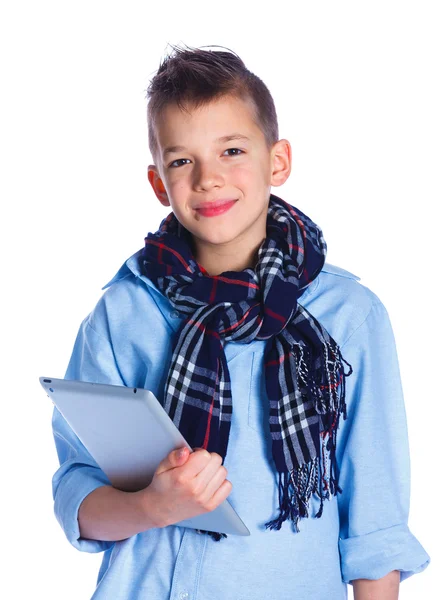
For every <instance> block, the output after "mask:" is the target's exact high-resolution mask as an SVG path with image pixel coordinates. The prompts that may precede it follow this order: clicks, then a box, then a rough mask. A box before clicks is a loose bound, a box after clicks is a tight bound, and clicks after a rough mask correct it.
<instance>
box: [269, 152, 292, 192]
mask: <svg viewBox="0 0 442 600" xmlns="http://www.w3.org/2000/svg"><path fill="white" fill-rule="evenodd" d="M271 157H272V166H271V169H272V170H271V179H270V185H273V186H275V187H277V186H279V185H282V184H283V183H285V182H286V181H287V179H288V177H289V175H290V172H291V170H292V147H291V146H290V142H289V141H288V140H279V141H278V142H276V144H274V145H273V148H272V151H271Z"/></svg>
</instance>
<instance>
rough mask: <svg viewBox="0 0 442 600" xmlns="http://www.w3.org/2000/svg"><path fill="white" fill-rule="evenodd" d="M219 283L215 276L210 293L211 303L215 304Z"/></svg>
mask: <svg viewBox="0 0 442 600" xmlns="http://www.w3.org/2000/svg"><path fill="white" fill-rule="evenodd" d="M217 285H218V280H217V279H216V277H214V278H213V285H212V291H211V293H210V298H209V304H213V303H214V302H215V297H216V286H217Z"/></svg>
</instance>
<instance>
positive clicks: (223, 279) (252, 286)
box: [213, 275, 259, 290]
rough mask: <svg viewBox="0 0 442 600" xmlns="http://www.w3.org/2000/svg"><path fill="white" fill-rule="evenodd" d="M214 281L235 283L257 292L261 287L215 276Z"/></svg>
mask: <svg viewBox="0 0 442 600" xmlns="http://www.w3.org/2000/svg"><path fill="white" fill-rule="evenodd" d="M213 279H218V281H224V282H225V283H234V284H236V285H243V286H245V287H251V288H254V289H255V290H259V285H256V283H247V281H239V280H238V279H228V278H227V277H218V275H214V276H213Z"/></svg>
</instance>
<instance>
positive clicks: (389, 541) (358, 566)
mask: <svg viewBox="0 0 442 600" xmlns="http://www.w3.org/2000/svg"><path fill="white" fill-rule="evenodd" d="M339 552H340V554H341V572H342V580H343V581H344V582H345V583H350V582H351V581H352V580H354V579H381V577H384V576H385V575H387V574H388V573H390V572H391V571H395V570H397V571H400V576H401V581H403V580H404V579H407V577H410V576H411V575H414V574H415V573H420V572H421V571H423V570H424V569H425V568H426V567H427V566H428V564H429V562H430V557H429V556H428V554H427V553H426V552H425V550H424V548H423V547H422V546H421V544H420V543H419V542H418V541H417V539H416V538H415V537H414V535H413V534H412V533H411V532H410V530H409V528H408V526H407V525H394V526H393V527H389V528H388V529H380V530H378V531H374V532H372V533H367V534H366V535H359V536H355V537H350V538H347V539H340V540H339Z"/></svg>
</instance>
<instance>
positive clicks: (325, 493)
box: [53, 48, 429, 600]
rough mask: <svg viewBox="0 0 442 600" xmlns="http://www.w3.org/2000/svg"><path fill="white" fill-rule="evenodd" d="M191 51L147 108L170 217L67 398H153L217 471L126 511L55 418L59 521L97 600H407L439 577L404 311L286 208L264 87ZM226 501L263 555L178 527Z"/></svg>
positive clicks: (193, 460)
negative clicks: (430, 551) (421, 495)
mask: <svg viewBox="0 0 442 600" xmlns="http://www.w3.org/2000/svg"><path fill="white" fill-rule="evenodd" d="M174 50H175V54H172V55H170V56H169V57H168V58H167V59H165V60H164V61H163V63H162V65H161V66H160V68H159V70H158V72H157V74H156V75H155V77H154V78H153V80H152V82H151V85H150V87H149V90H148V92H149V98H150V100H149V109H148V122H149V145H150V150H151V153H152V157H153V161H154V164H153V165H150V166H149V168H148V178H149V182H150V184H151V186H152V188H153V190H154V193H155V195H156V196H157V198H158V200H159V201H160V202H161V204H162V205H163V206H170V207H171V209H172V213H171V214H170V215H169V216H168V217H167V218H166V219H165V220H164V221H163V223H162V224H161V227H160V229H159V230H158V231H157V232H156V233H153V234H152V233H151V234H149V235H148V236H147V238H146V239H145V242H146V243H145V247H144V248H143V249H142V250H140V251H139V252H137V253H136V254H135V255H134V256H133V257H131V258H129V259H128V261H126V263H125V264H124V265H123V267H122V268H121V269H120V270H119V272H118V273H117V275H116V276H115V277H114V278H113V280H112V281H111V282H110V283H109V284H108V285H107V286H106V288H108V289H107V291H106V293H105V294H104V295H103V296H102V298H101V300H100V301H99V302H98V304H97V306H96V308H95V309H94V310H93V311H92V313H91V314H90V315H89V316H88V317H87V318H86V319H85V321H84V322H83V324H82V326H81V328H80V331H79V334H78V337H77V340H76V343H75V347H74V350H73V354H72V358H71V361H70V364H69V367H68V370H67V373H66V378H68V379H81V380H85V381H93V382H98V383H112V384H117V385H127V386H133V387H144V388H148V389H150V390H152V391H153V392H154V393H155V394H156V396H157V397H158V399H159V400H160V401H161V402H162V404H163V406H164V408H165V410H166V411H167V412H168V413H169V415H170V417H171V418H172V419H173V421H174V422H175V424H176V425H177V426H178V427H179V429H180V431H181V432H182V433H183V435H184V437H185V438H186V439H187V441H188V442H189V443H190V445H191V446H192V447H194V448H197V451H196V452H194V453H192V454H191V455H189V452H188V451H187V450H184V451H183V452H181V453H180V452H179V451H174V452H172V453H171V454H170V455H169V456H167V457H166V458H165V459H164V460H163V461H162V463H161V464H160V465H159V467H158V469H157V471H156V473H155V476H154V478H153V481H152V483H151V484H150V485H149V486H148V487H147V488H146V489H144V490H141V491H139V492H135V493H126V492H122V491H119V490H116V489H114V488H113V487H112V486H110V484H109V481H108V480H107V478H106V477H105V475H104V474H103V473H102V471H101V470H100V469H99V468H98V467H97V465H96V463H95V462H94V461H93V459H92V458H91V457H90V455H89V454H88V452H87V451H86V450H85V448H84V447H83V446H82V445H81V443H80V442H79V440H78V439H77V438H76V436H75V435H74V434H73V432H72V431H71V430H70V428H69V427H68V426H67V424H66V423H65V421H64V420H63V419H62V417H61V416H60V414H59V413H58V412H57V411H55V412H54V421H53V422H54V433H55V440H56V444H57V450H58V453H59V458H60V463H61V466H60V468H59V470H58V471H57V473H56V474H55V476H54V481H53V484H54V485H53V489H54V498H55V512H56V515H57V518H58V519H59V521H60V524H61V525H62V527H63V528H64V531H65V533H66V535H67V537H68V539H69V540H70V542H71V543H72V544H73V545H74V546H75V547H76V548H78V549H80V550H83V551H88V552H100V551H104V557H103V562H102V566H101V569H100V572H99V576H98V585H97V589H96V591H95V593H94V595H93V598H96V599H112V600H123V599H125V600H126V599H130V600H136V599H139V598H140V599H141V598H152V599H153V598H155V600H163V599H164V600H166V599H170V600H177V599H188V600H191V599H192V600H197V599H198V600H208V599H217V598H219V599H221V598H222V599H232V600H249V599H250V600H251V599H252V598H253V600H261V599H262V600H264V599H266V600H267V599H269V598H275V599H278V600H289V599H290V600H293V599H295V598H298V599H301V600H304V599H309V598H314V599H315V600H321V599H325V598H327V599H329V598H332V599H333V600H339V599H343V598H346V597H347V585H346V584H347V583H350V582H351V583H352V584H353V586H354V593H355V598H356V599H357V600H363V599H364V598H367V599H368V598H382V599H385V600H388V599H393V598H397V597H398V588H399V581H400V579H405V578H406V577H408V576H410V575H412V574H413V573H417V572H419V571H422V570H423V569H424V568H425V567H426V566H427V564H428V562H429V557H428V555H427V554H426V552H425V550H424V549H423V548H422V547H421V545H420V544H419V542H418V541H417V540H416V539H415V538H414V537H413V535H412V534H411V532H410V531H409V529H408V527H407V518H408V501H409V497H408V485H409V472H408V469H409V465H408V446H407V433H406V420H405V411H404V405H403V399H402V390H401V383H400V375H399V368H398V363H397V356H396V351H395V344H394V337H393V333H392V330H391V326H390V322H389V319H388V315H387V312H386V310H385V308H384V306H383V305H382V303H381V302H380V300H379V298H378V297H377V296H376V295H375V294H374V293H373V292H371V291H370V290H369V289H368V288H366V287H364V286H363V285H361V284H359V283H358V282H357V280H358V279H359V278H358V277H356V276H355V275H352V274H351V273H348V272H347V271H344V270H343V269H340V268H337V267H334V266H332V265H328V264H326V263H325V254H326V245H325V242H324V240H323V237H322V232H321V230H320V229H319V227H318V226H317V225H316V224H315V223H313V222H312V221H311V220H310V219H309V218H308V217H307V216H306V215H305V214H303V213H302V212H301V211H300V210H299V209H297V208H295V207H293V206H292V205H291V204H289V203H287V202H285V201H284V200H282V199H280V198H278V197H276V196H274V195H273V194H271V191H270V190H271V186H280V185H282V184H283V183H284V182H285V181H286V180H287V178H288V177H289V174H290V169H291V149H290V144H289V142H288V141H287V140H284V139H281V140H279V139H278V126H277V119H276V112H275V108H274V104H273V100H272V98H271V95H270V93H269V91H268V89H267V88H266V86H265V85H264V84H263V82H262V81H261V80H260V79H258V78H257V77H256V76H255V75H253V74H252V73H250V72H249V71H248V70H247V69H246V67H245V66H244V64H243V62H242V61H241V60H240V58H239V57H238V56H236V55H235V54H234V53H231V52H225V51H219V52H215V51H208V50H202V49H185V50H183V49H178V48H175V49H174ZM227 477H228V478H227ZM227 497H228V498H229V501H230V502H231V503H232V505H233V507H234V508H235V509H236V511H237V512H238V514H239V515H240V516H241V517H242V518H243V519H244V521H245V523H246V525H247V526H248V528H249V529H250V531H251V535H250V537H240V536H234V535H229V536H227V537H221V539H220V536H216V535H214V534H213V533H212V534H211V533H210V532H199V531H195V530H192V529H185V528H182V527H177V526H173V524H174V523H177V522H179V521H181V520H182V519H186V518H190V517H191V516H195V515H197V514H200V513H203V512H207V511H211V510H214V509H215V508H216V507H217V506H218V505H219V504H220V503H221V502H222V501H223V500H224V499H226V498H227Z"/></svg>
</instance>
